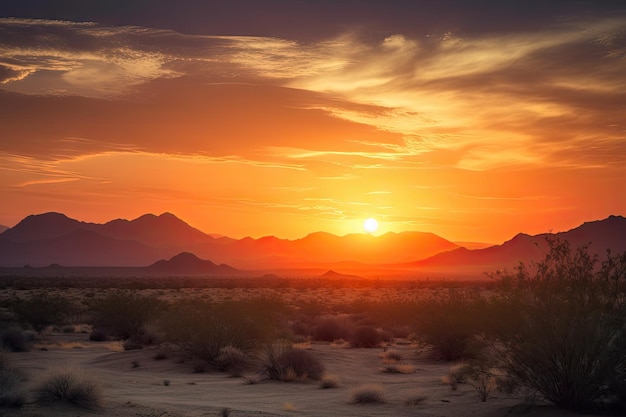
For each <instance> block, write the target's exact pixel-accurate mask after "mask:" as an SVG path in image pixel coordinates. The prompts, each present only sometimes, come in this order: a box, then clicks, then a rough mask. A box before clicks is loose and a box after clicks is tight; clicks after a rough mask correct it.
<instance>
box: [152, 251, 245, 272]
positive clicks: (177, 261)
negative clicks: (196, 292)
mask: <svg viewBox="0 0 626 417" xmlns="http://www.w3.org/2000/svg"><path fill="white" fill-rule="evenodd" d="M147 269H148V270H149V271H150V272H154V273H160V274H163V273H167V274H192V275H196V274H203V275H205V274H206V275H232V274H236V273H238V272H239V271H238V270H237V269H235V268H233V267H231V266H229V265H225V264H221V265H216V264H214V263H213V262H211V261H208V260H204V259H200V258H198V257H197V256H196V255H194V254H193V253H188V252H182V253H179V254H178V255H176V256H174V257H172V258H171V259H169V260H167V261H166V260H160V261H157V262H155V263H153V264H152V265H150V266H149V267H148V268H147Z"/></svg>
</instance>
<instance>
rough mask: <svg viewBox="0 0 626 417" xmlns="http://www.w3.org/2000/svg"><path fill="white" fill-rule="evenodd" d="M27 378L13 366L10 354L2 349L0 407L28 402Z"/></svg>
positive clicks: (12, 406)
mask: <svg viewBox="0 0 626 417" xmlns="http://www.w3.org/2000/svg"><path fill="white" fill-rule="evenodd" d="M25 381H26V378H25V376H24V374H22V372H20V371H19V370H17V369H14V368H13V367H11V364H10V360H9V356H8V354H7V353H6V352H4V351H2V350H0V407H11V408H19V407H21V406H23V405H24V403H26V390H25V388H24V384H25Z"/></svg>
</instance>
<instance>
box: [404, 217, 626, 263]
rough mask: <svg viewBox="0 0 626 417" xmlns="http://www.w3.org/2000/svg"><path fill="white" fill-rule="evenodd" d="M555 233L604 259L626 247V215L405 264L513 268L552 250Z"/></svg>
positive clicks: (520, 236)
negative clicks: (607, 254) (551, 244)
mask: <svg viewBox="0 0 626 417" xmlns="http://www.w3.org/2000/svg"><path fill="white" fill-rule="evenodd" d="M548 236H554V237H557V238H558V239H561V240H566V241H568V242H569V244H570V246H571V247H572V248H577V247H579V246H582V245H587V244H588V245H589V251H590V252H591V253H594V254H596V255H598V256H599V257H600V259H602V257H603V256H604V255H605V254H606V251H607V250H609V249H610V250H611V251H612V252H613V253H614V254H619V253H622V252H624V251H626V218H624V217H622V216H610V217H608V218H606V219H604V220H597V221H592V222H586V223H584V224H582V225H581V226H579V227H576V228H574V229H571V230H568V231H566V232H560V233H555V234H552V233H543V234H538V235H534V236H530V235H527V234H524V233H519V234H517V235H516V236H515V237H513V239H511V240H508V241H506V242H504V243H503V244H502V245H495V246H491V247H489V248H485V249H475V250H469V249H466V248H459V249H455V250H452V251H449V252H444V253H439V254H437V255H434V256H432V257H430V258H427V259H423V260H420V261H416V262H412V263H409V264H406V265H405V266H409V265H410V266H412V267H441V268H451V267H455V268H459V267H482V268H485V269H484V271H487V272H488V271H492V270H495V269H501V268H510V267H513V266H516V265H517V264H519V262H520V261H524V262H528V261H531V260H534V261H536V260H540V259H542V258H543V257H544V256H545V254H546V253H547V252H548V250H549V246H548V242H547V240H546V239H547V237H548Z"/></svg>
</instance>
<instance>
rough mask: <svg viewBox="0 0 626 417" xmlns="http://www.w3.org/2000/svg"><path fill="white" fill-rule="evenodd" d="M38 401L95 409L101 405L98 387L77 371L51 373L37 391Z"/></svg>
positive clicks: (80, 371) (60, 370) (81, 372)
mask: <svg viewBox="0 0 626 417" xmlns="http://www.w3.org/2000/svg"><path fill="white" fill-rule="evenodd" d="M38 399H39V400H40V401H64V402H68V403H70V404H74V405H77V406H79V407H83V408H91V409H92V408H97V407H99V406H100V405H101V403H102V393H101V389H100V385H99V384H98V383H97V382H96V381H95V380H94V379H92V378H91V377H89V376H88V375H87V374H86V373H85V372H83V371H82V370H79V369H73V368H68V369H59V370H56V371H51V372H50V373H49V374H48V375H47V376H46V377H45V378H44V380H43V382H42V383H41V384H40V386H39V389H38Z"/></svg>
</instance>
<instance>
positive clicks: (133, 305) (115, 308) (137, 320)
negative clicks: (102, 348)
mask: <svg viewBox="0 0 626 417" xmlns="http://www.w3.org/2000/svg"><path fill="white" fill-rule="evenodd" d="M166 309H167V303H165V302H164V301H162V300H160V299H158V298H156V297H142V296H139V295H137V294H135V293H133V292H128V291H117V292H114V293H111V294H108V295H107V296H106V297H104V298H102V299H100V300H95V301H94V302H93V303H92V305H91V310H92V311H93V314H94V318H93V322H94V329H98V330H100V331H102V332H104V333H106V334H108V335H109V336H112V337H120V338H122V339H128V338H131V337H138V336H141V335H143V333H144V328H145V326H146V325H148V324H149V323H153V322H155V321H156V320H157V319H158V318H159V317H160V316H161V314H163V313H164V312H165V311H166Z"/></svg>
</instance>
